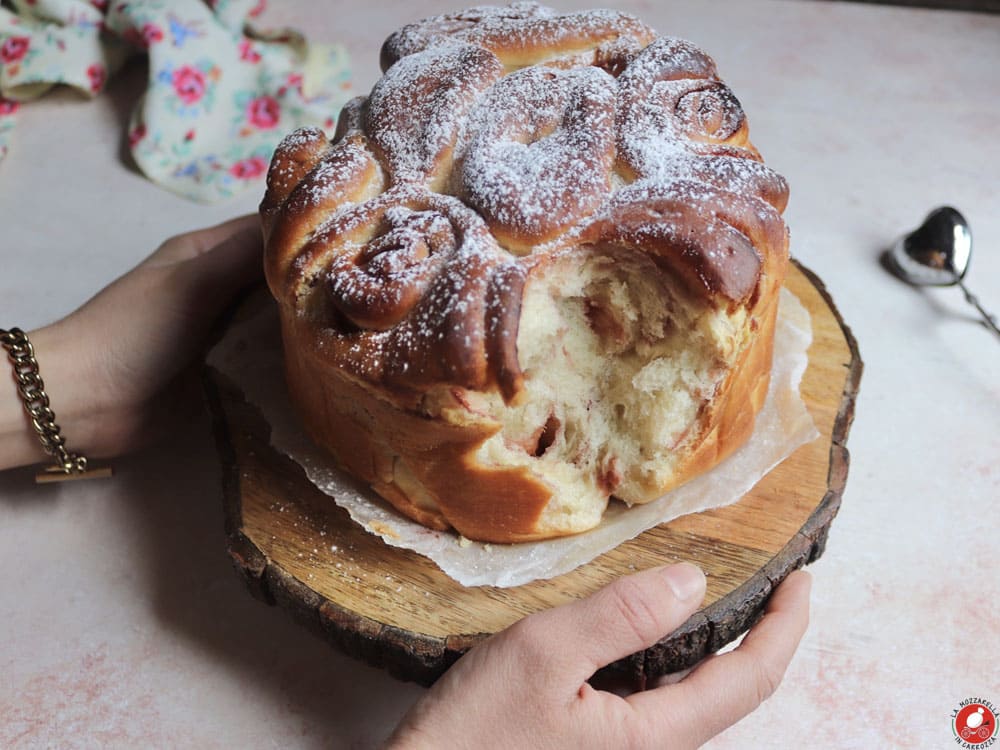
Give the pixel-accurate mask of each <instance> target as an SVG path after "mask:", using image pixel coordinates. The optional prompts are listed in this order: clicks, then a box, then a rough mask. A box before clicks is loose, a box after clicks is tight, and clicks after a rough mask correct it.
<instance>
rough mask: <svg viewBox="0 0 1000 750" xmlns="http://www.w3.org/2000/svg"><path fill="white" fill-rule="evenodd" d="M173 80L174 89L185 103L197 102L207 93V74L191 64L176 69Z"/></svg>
mask: <svg viewBox="0 0 1000 750" xmlns="http://www.w3.org/2000/svg"><path fill="white" fill-rule="evenodd" d="M172 81H173V85H174V91H176V92H177V96H178V97H180V100H181V101H182V102H184V103H185V104H195V103H197V102H198V101H199V100H200V99H201V98H202V97H203V96H204V95H205V76H204V75H202V72H201V71H200V70H198V69H197V68H192V67H191V66H190V65H184V66H182V67H180V68H178V69H177V70H175V71H174V75H173V78H172Z"/></svg>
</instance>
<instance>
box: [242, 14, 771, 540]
mask: <svg viewBox="0 0 1000 750" xmlns="http://www.w3.org/2000/svg"><path fill="white" fill-rule="evenodd" d="M381 59H382V66H383V69H384V71H385V72H384V75H383V77H382V79H381V80H380V81H379V82H378V83H376V85H375V87H374V88H373V89H372V92H371V94H370V95H369V96H368V97H363V98H358V99H355V100H354V101H353V102H351V103H350V104H349V105H348V106H347V107H346V108H345V109H344V111H343V112H342V114H341V117H340V121H339V123H338V128H337V133H336V134H335V136H334V138H333V139H332V141H330V140H328V139H327V137H326V135H325V134H324V133H322V132H321V131H319V130H316V129H305V130H300V131H297V132H296V133H293V134H291V135H290V136H288V137H286V138H285V140H284V141H283V142H282V144H281V145H280V146H279V147H278V149H277V151H276V153H275V156H274V159H273V162H272V164H271V168H270V172H269V175H268V189H267V193H266V195H265V197H264V200H263V203H262V204H261V215H262V220H263V224H264V230H265V235H266V258H265V269H266V274H267V281H268V284H269V286H270V289H271V291H272V293H273V295H274V297H275V299H276V300H277V301H278V305H279V310H280V316H281V323H282V333H283V337H284V343H285V355H286V369H287V377H288V383H289V388H290V392H291V394H292V397H293V400H294V402H295V404H296V407H297V409H298V411H299V414H300V416H301V417H302V420H303V423H304V425H305V428H306V429H307V431H308V432H309V433H310V435H311V436H312V437H313V438H314V439H315V440H316V441H317V442H318V443H319V444H320V445H322V446H324V447H325V448H326V449H327V450H329V452H330V453H331V454H332V456H333V457H334V458H335V459H336V460H337V461H338V462H339V463H340V464H341V465H342V466H343V467H344V468H345V469H346V470H347V471H349V472H350V473H352V474H354V475H355V476H357V477H359V478H360V479H362V480H363V481H365V482H367V483H369V484H370V485H371V486H372V487H373V488H374V489H375V491H376V492H378V493H379V494H380V495H381V496H382V497H384V498H385V499H386V500H388V501H389V502H390V503H392V504H393V505H394V506H395V507H396V508H397V509H399V510H400V511H401V512H402V513H404V514H406V515H407V516H409V517H411V518H413V519H415V520H417V521H419V522H420V523H423V524H425V525H427V526H429V527H431V528H436V529H455V530H457V531H458V532H459V533H461V534H463V535H464V536H466V537H468V538H470V539H478V540H483V541H490V542H516V541H526V540H535V539H543V538H547V537H553V536H559V535H565V534H573V533H578V532H580V531H584V530H586V529H589V528H592V527H593V526H594V525H596V524H597V523H599V522H600V519H601V516H602V514H603V512H604V510H605V508H606V506H607V503H608V501H609V498H610V497H617V498H619V499H621V500H624V501H625V502H627V503H644V502H648V501H650V500H652V499H654V498H657V497H659V496H661V495H662V494H663V493H665V492H666V491H668V490H669V489H671V488H672V487H675V486H677V485H678V484H680V483H682V482H684V481H686V480H688V479H690V478H691V477H693V476H696V475H698V474H700V473H702V472H704V471H706V470H708V469H710V468H711V467H712V466H714V465H716V464H717V463H718V462H719V461H721V460H722V459H723V458H725V457H726V456H727V455H729V454H730V453H731V452H732V451H733V450H734V449H735V448H736V447H738V446H739V445H740V444H742V443H743V442H744V441H745V440H746V439H747V438H748V437H749V435H750V432H751V431H752V428H753V423H754V417H755V415H756V413H757V411H758V410H759V409H760V408H761V406H762V404H763V399H764V396H765V394H766V391H767V385H768V380H769V371H770V361H771V344H772V338H773V331H774V320H775V315H776V311H777V298H778V290H779V288H780V286H781V283H782V280H783V277H784V274H785V267H786V264H787V258H788V240H787V231H786V229H785V225H784V223H783V221H782V218H781V212H782V211H783V209H784V207H785V203H786V200H787V193H788V191H787V186H786V184H785V181H784V180H783V179H782V178H781V177H780V176H779V175H777V174H776V173H775V172H773V171H772V170H771V169H769V168H768V167H766V166H765V165H764V164H763V162H762V160H761V157H760V155H759V153H758V152H757V151H756V149H755V148H754V147H753V145H752V144H751V143H750V141H749V137H748V128H747V123H746V118H745V116H744V114H743V111H742V108H741V107H740V104H739V102H738V101H737V99H736V97H735V96H734V95H733V94H732V92H731V91H730V90H729V89H728V88H727V87H726V85H725V84H724V83H723V82H722V81H721V80H720V79H719V77H718V75H717V72H716V69H715V65H714V63H713V62H712V60H711V59H710V58H709V57H708V56H707V55H706V54H705V53H703V52H701V51H700V50H699V49H697V48H696V47H695V46H694V45H692V44H690V43H688V42H684V41H681V40H678V39H672V38H668V37H657V36H656V34H655V33H654V32H653V31H652V30H651V29H649V28H648V27H647V26H645V25H644V24H643V23H642V22H641V21H639V20H638V19H636V18H634V17H632V16H629V15H626V14H623V13H618V12H614V11H588V12H582V13H566V14H560V13H556V12H555V11H552V10H550V9H548V8H545V7H543V6H540V5H537V4H535V3H515V4H514V5H511V6H509V7H503V8H497V7H482V8H474V9H471V10H468V11H464V12H461V13H456V14H450V15H445V16H438V17H434V18H430V19H426V20H424V21H421V22H419V23H416V24H411V25H409V26H406V27H404V28H403V29H401V30H400V31H397V32H396V33H395V34H393V35H392V36H390V37H389V39H388V40H387V41H386V43H385V45H384V46H383V49H382V55H381Z"/></svg>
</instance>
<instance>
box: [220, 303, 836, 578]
mask: <svg viewBox="0 0 1000 750" xmlns="http://www.w3.org/2000/svg"><path fill="white" fill-rule="evenodd" d="M811 341H812V327H811V322H810V318H809V313H808V311H807V310H806V309H805V308H804V307H803V306H802V304H801V303H800V302H799V300H798V298H796V297H795V295H793V294H792V293H791V292H789V291H788V290H786V289H783V290H782V292H781V300H780V307H779V312H778V322H777V326H776V330H775V339H774V365H773V369H772V374H771V386H770V390H769V392H768V396H767V401H766V402H765V404H764V408H763V409H762V410H761V412H760V414H758V415H757V423H756V427H755V429H754V433H753V436H752V437H751V438H750V440H749V441H748V442H747V443H746V444H745V445H744V446H743V447H742V448H740V449H739V450H737V451H736V452H735V453H734V454H733V455H732V456H730V457H729V458H728V459H727V460H726V461H724V462H723V463H722V464H720V465H719V466H717V467H716V468H715V469H713V470H712V471H710V472H708V473H707V474H704V475H702V476H700V477H697V478H696V479H693V480H692V481H690V482H688V483H687V484H685V485H683V486H682V487H679V488H677V489H676V490H673V491H672V492H670V493H668V494H666V495H664V496H663V497H662V498H660V499H659V500H655V501H653V502H651V503H648V504H646V505H635V506H632V507H631V508H628V507H626V506H625V505H624V504H623V503H620V502H617V501H614V502H612V503H611V504H610V506H609V507H608V510H607V512H606V513H605V515H604V519H603V521H602V522H601V524H600V526H598V527H597V528H595V529H593V530H591V531H588V532H585V533H583V534H578V535H576V536H572V537H564V538H561V539H552V540H548V541H544V542H527V543H522V544H510V545H506V544H483V543H479V542H470V541H469V540H467V539H462V538H460V537H458V536H456V535H455V534H453V533H448V532H440V531H432V530H430V529H427V528H425V527H423V526H421V525H420V524H417V523H415V522H413V521H410V520H409V519H407V518H405V517H403V516H401V515H400V514H398V513H397V512H396V511H395V510H394V509H392V508H391V506H389V505H388V504H386V503H385V502H384V501H382V500H381V499H380V498H378V496H377V495H375V493H374V492H371V491H370V490H367V491H365V490H360V491H359V489H358V483H357V482H356V481H354V480H352V479H350V478H349V477H348V476H346V475H345V474H344V473H343V472H342V471H341V470H339V469H338V468H337V467H336V466H335V465H334V464H333V462H332V461H331V460H330V459H329V458H328V457H327V454H326V453H325V452H324V451H323V450H321V449H320V448H318V447H316V446H315V445H314V444H313V443H312V442H311V441H310V439H309V438H308V436H307V435H306V434H305V431H304V430H303V429H302V428H301V426H300V425H299V422H298V420H297V418H296V416H295V411H294V409H293V408H292V405H291V402H290V400H289V396H288V391H287V389H286V387H285V378H284V370H283V359H282V357H283V355H282V349H281V334H280V330H279V324H278V317H277V310H276V309H274V308H273V307H271V306H269V307H268V308H267V309H266V310H264V311H262V312H261V313H259V314H258V315H257V316H256V317H253V318H251V319H249V320H246V321H243V322H241V323H238V324H236V325H233V326H231V327H230V329H229V330H228V331H227V333H226V335H225V337H224V338H223V339H222V340H221V341H220V342H219V343H218V344H217V345H216V347H215V348H214V349H213V350H212V351H211V352H210V354H209V357H208V363H209V364H210V365H212V366H213V367H215V368H216V369H218V370H220V371H221V372H223V373H225V374H226V375H227V376H228V377H229V378H230V379H231V380H233V381H234V382H235V383H236V384H237V385H238V386H239V387H240V388H241V389H242V390H243V392H244V393H245V394H246V397H247V400H248V401H249V402H250V403H252V404H255V405H256V406H257V407H258V408H259V409H260V410H261V412H262V413H263V415H264V418H265V419H266V420H267V421H268V423H269V424H270V425H271V443H272V445H273V446H274V447H275V448H276V449H277V450H279V451H280V452H282V453H285V454H287V455H288V456H290V457H291V458H292V459H293V460H295V461H296V462H297V463H299V464H300V465H301V466H302V467H303V469H304V470H305V473H306V475H307V476H308V477H309V479H310V481H312V482H313V483H314V484H315V485H316V486H317V487H318V488H319V489H320V490H322V491H323V492H325V493H326V494H328V495H329V496H330V497H331V499H332V501H333V502H336V503H337V504H338V505H340V506H342V507H344V508H346V509H347V511H348V513H350V515H351V518H353V519H354V521H355V522H357V523H358V524H360V525H361V526H363V527H364V528H365V529H367V530H368V531H370V532H371V533H375V534H378V536H380V537H382V539H383V540H385V542H386V543H387V544H391V545H394V546H397V547H405V548H407V549H411V550H414V551H415V552H418V553H419V554H421V555H424V556H426V557H429V558H430V559H431V560H433V561H434V562H435V563H436V564H437V565H438V567H440V568H441V569H442V570H443V571H444V572H445V573H447V574H448V575H449V576H451V577H452V578H454V579H455V580H456V581H458V582H459V583H461V584H462V585H464V586H501V587H506V586H520V585H521V584H524V583H528V582H529V581H533V580H536V579H539V578H552V577H554V576H557V575H561V574H563V573H566V572H568V571H570V570H573V569H574V568H576V567H578V566H580V565H582V564H584V563H586V562H589V561H590V560H592V559H594V558H595V557H597V556H598V555H600V554H602V553H603V552H606V551H608V550H609V549H612V548H614V547H616V546H618V545H619V544H621V543H622V542H625V541H627V540H629V539H632V538H634V537H636V536H638V535H639V534H641V533H642V532H643V531H645V530H646V529H649V528H652V527H653V526H657V525H659V524H661V523H665V522H667V521H670V520H671V519H673V518H677V517H678V516H681V515H684V514H687V513H697V512H699V511H703V510H707V509H709V508H718V507H721V506H724V505H729V504H730V503H733V502H735V501H737V500H739V499H740V498H741V497H742V496H743V495H744V494H746V492H748V491H749V490H750V488H751V487H753V486H754V485H755V484H756V483H757V482H758V481H759V480H760V479H761V478H762V477H763V476H764V475H765V474H767V472H768V471H770V470H771V469H772V468H773V467H774V466H776V465H777V464H779V463H780V462H781V461H782V460H784V459H785V458H786V457H787V456H789V455H790V454H791V453H792V452H793V451H794V450H795V449H796V448H798V447H799V446H801V445H803V444H805V443H807V442H809V441H811V440H814V439H815V438H816V437H817V436H818V435H819V433H818V432H817V430H816V427H815V426H814V424H813V420H812V417H811V416H810V414H809V412H808V410H807V409H806V406H805V404H804V403H803V401H802V398H801V397H800V395H799V381H800V380H801V379H802V374H803V373H804V372H805V369H806V365H807V363H808V359H807V354H806V352H807V350H808V348H809V344H810V342H811Z"/></svg>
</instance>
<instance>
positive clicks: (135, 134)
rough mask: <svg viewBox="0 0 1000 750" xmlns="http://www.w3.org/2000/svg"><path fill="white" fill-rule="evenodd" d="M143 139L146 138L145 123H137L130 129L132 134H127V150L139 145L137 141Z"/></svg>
mask: <svg viewBox="0 0 1000 750" xmlns="http://www.w3.org/2000/svg"><path fill="white" fill-rule="evenodd" d="M145 137H146V123H139V124H138V125H136V126H135V127H134V128H132V132H131V133H129V134H128V145H129V148H135V147H136V145H137V144H138V143H139V141H141V140H142V139H143V138H145Z"/></svg>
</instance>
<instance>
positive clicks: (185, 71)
mask: <svg viewBox="0 0 1000 750" xmlns="http://www.w3.org/2000/svg"><path fill="white" fill-rule="evenodd" d="M11 6H12V8H13V10H9V9H7V8H4V7H0V159H2V158H3V156H4V155H5V154H6V153H7V149H8V144H9V143H10V142H11V134H12V132H13V129H14V124H15V122H16V119H17V113H18V110H19V108H20V107H21V106H23V103H24V102H27V101H29V100H31V99H35V98H37V97H39V96H41V95H42V94H44V93H45V92H47V91H48V90H49V89H51V88H52V87H53V86H55V85H57V84H63V85H67V86H71V87H73V88H75V89H77V90H79V91H81V92H82V93H83V94H84V95H86V96H88V97H92V96H95V95H96V94H98V93H99V92H100V91H101V90H102V89H103V88H104V86H105V84H106V82H107V80H108V78H109V77H110V76H112V75H114V73H115V72H116V71H118V69H119V68H121V66H122V65H123V64H124V62H125V61H126V59H128V57H129V56H130V55H132V54H137V53H139V52H144V53H146V54H148V55H149V84H148V87H147V90H146V92H145V94H144V95H143V98H142V100H141V101H140V102H139V104H138V106H137V107H136V109H135V111H134V112H133V115H132V120H131V123H130V125H129V132H128V140H129V146H130V147H131V150H132V155H133V157H134V158H135V161H136V164H138V166H139V168H140V169H142V171H143V172H144V173H145V174H146V175H147V176H148V177H149V178H150V179H151V180H153V181H154V182H156V183H159V184H160V185H162V186H164V187H166V188H167V189H168V190H172V191H173V192H175V193H179V194H181V195H183V196H186V197H188V198H191V199H193V200H197V201H203V202H211V201H216V200H219V199H222V198H227V197H229V196H231V195H233V194H234V193H236V192H238V191H240V190H241V189H243V188H245V187H247V186H248V185H250V184H252V183H253V182H254V181H255V180H258V179H260V178H261V177H262V176H263V175H264V173H265V172H266V170H267V164H268V161H269V160H270V157H271V152H272V151H273V150H274V147H275V146H276V145H277V143H278V141H279V140H280V138H281V136H282V135H283V134H285V133H287V132H288V131H290V130H293V129H295V128H296V127H299V126H302V125H317V126H319V127H322V128H325V129H328V130H329V129H330V128H331V127H332V126H333V125H334V118H335V117H336V115H337V111H338V110H339V108H340V106H341V105H342V104H343V103H344V101H345V100H346V99H347V97H348V76H349V70H348V67H347V58H346V55H345V53H344V50H343V48H342V47H340V46H336V45H331V46H321V45H310V44H307V43H306V41H305V39H304V38H303V37H302V36H301V35H300V34H298V33H297V32H294V31H290V30H281V31H277V32H263V31H260V30H258V29H256V28H255V27H254V26H253V25H252V23H251V19H253V18H255V17H256V16H258V15H259V14H260V13H261V11H263V6H264V0H214V1H213V0H205V1H204V2H202V0H134V1H133V2H108V1H107V0H89V1H87V0H11Z"/></svg>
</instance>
